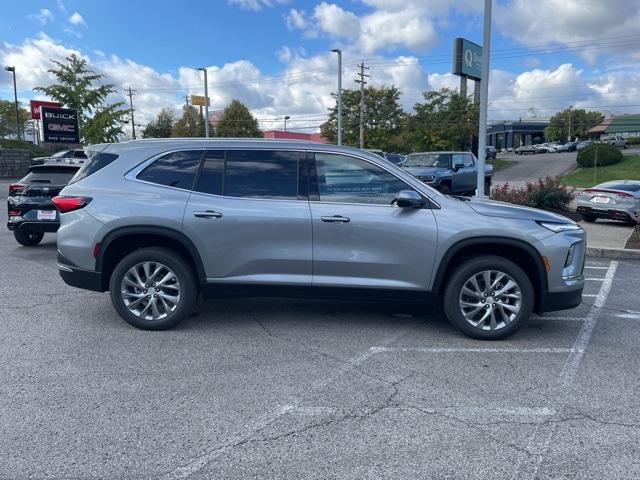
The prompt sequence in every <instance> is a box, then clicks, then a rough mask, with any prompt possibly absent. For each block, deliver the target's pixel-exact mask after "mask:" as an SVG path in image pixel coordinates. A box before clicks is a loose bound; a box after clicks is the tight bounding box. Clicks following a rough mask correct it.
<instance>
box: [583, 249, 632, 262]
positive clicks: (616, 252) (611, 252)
mask: <svg viewBox="0 0 640 480" xmlns="http://www.w3.org/2000/svg"><path fill="white" fill-rule="evenodd" d="M587 256H589V257H596V258H610V259H612V260H640V250H634V249H627V248H601V247H587Z"/></svg>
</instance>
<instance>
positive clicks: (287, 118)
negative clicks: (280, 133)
mask: <svg viewBox="0 0 640 480" xmlns="http://www.w3.org/2000/svg"><path fill="white" fill-rule="evenodd" d="M290 118H291V117H290V116H289V115H285V116H284V131H285V133H287V120H289V119H290Z"/></svg>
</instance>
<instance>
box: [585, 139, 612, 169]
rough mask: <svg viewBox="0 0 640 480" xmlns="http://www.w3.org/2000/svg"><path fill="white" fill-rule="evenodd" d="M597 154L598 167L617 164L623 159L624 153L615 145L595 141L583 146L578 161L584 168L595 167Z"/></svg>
mask: <svg viewBox="0 0 640 480" xmlns="http://www.w3.org/2000/svg"><path fill="white" fill-rule="evenodd" d="M596 154H597V164H596V166H598V167H605V166H607V165H615V164H616V163H620V162H621V161H622V153H621V152H620V150H618V149H617V148H616V147H614V146H613V145H608V144H606V143H594V144H593V145H589V146H588V147H585V148H583V149H582V150H580V151H579V152H578V157H577V158H576V161H577V162H578V165H580V166H581V167H582V168H593V166H594V160H595V159H596Z"/></svg>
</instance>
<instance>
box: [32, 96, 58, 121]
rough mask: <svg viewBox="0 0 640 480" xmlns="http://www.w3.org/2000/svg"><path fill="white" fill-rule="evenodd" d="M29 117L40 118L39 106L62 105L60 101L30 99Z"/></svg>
mask: <svg viewBox="0 0 640 480" xmlns="http://www.w3.org/2000/svg"><path fill="white" fill-rule="evenodd" d="M29 103H30V105H31V118H32V119H33V120H40V107H56V108H60V107H62V104H61V103H58V102H48V101H46V100H31V101H30V102H29Z"/></svg>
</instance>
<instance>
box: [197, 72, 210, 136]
mask: <svg viewBox="0 0 640 480" xmlns="http://www.w3.org/2000/svg"><path fill="white" fill-rule="evenodd" d="M198 70H202V71H203V72H204V136H205V137H206V138H209V87H208V86H207V69H206V68H199V69H198Z"/></svg>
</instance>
